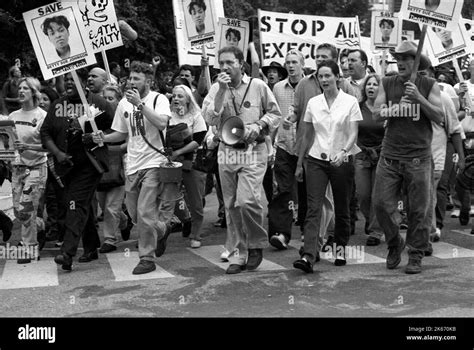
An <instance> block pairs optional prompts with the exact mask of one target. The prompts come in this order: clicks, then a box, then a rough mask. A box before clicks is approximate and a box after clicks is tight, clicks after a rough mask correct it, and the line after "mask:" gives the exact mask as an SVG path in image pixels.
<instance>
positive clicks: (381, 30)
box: [370, 11, 402, 50]
mask: <svg viewBox="0 0 474 350" xmlns="http://www.w3.org/2000/svg"><path fill="white" fill-rule="evenodd" d="M401 30H402V21H401V20H399V18H398V17H397V15H396V14H394V13H391V12H384V11H372V30H371V36H370V38H371V48H372V50H379V49H390V48H395V47H397V46H398V45H399V44H400V43H401Z"/></svg>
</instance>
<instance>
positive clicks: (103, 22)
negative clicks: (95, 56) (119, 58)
mask: <svg viewBox="0 0 474 350" xmlns="http://www.w3.org/2000/svg"><path fill="white" fill-rule="evenodd" d="M77 4H78V5H79V10H80V11H81V17H82V20H83V22H84V26H85V28H86V30H87V32H86V33H87V38H88V39H89V40H90V41H91V43H92V48H93V49H94V52H96V53H97V52H100V51H105V50H110V49H114V48H116V47H119V46H122V45H123V42H122V35H121V34H120V28H119V24H118V21H117V15H116V14H115V7H114V2H113V1H112V0H105V1H94V0H77Z"/></svg>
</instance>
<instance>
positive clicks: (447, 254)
mask: <svg viewBox="0 0 474 350" xmlns="http://www.w3.org/2000/svg"><path fill="white" fill-rule="evenodd" d="M433 256H434V257H436V258H439V259H453V258H472V257H474V250H471V249H466V248H462V247H459V246H457V245H453V244H449V243H446V242H438V243H434V244H433Z"/></svg>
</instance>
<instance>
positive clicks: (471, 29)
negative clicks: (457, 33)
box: [461, 18, 474, 53]
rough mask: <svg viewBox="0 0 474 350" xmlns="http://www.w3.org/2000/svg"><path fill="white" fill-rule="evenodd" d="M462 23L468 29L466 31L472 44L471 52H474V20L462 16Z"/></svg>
mask: <svg viewBox="0 0 474 350" xmlns="http://www.w3.org/2000/svg"><path fill="white" fill-rule="evenodd" d="M461 24H462V25H463V26H464V28H465V29H466V33H467V34H468V37H469V38H468V42H469V43H470V45H471V49H470V52H471V53H474V21H471V20H469V19H466V18H461Z"/></svg>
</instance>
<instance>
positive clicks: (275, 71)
mask: <svg viewBox="0 0 474 350" xmlns="http://www.w3.org/2000/svg"><path fill="white" fill-rule="evenodd" d="M262 71H263V74H265V76H266V77H267V79H268V86H269V87H270V89H271V90H272V91H273V87H274V86H275V84H276V83H278V82H279V81H280V80H283V79H286V77H287V76H288V72H287V71H286V69H285V68H283V66H282V65H281V64H280V63H278V62H275V61H273V62H271V63H270V65H269V66H263V67H262Z"/></svg>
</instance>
